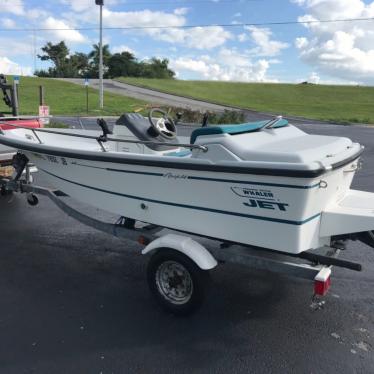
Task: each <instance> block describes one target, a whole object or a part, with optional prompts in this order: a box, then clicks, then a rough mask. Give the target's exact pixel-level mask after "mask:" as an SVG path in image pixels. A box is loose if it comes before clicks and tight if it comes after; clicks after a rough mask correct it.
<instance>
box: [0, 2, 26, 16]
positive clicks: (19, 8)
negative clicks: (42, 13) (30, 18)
mask: <svg viewBox="0 0 374 374" xmlns="http://www.w3.org/2000/svg"><path fill="white" fill-rule="evenodd" d="M0 11H1V13H12V14H15V15H17V16H22V15H23V14H24V13H25V9H24V4H23V1H22V0H17V1H13V0H0Z"/></svg>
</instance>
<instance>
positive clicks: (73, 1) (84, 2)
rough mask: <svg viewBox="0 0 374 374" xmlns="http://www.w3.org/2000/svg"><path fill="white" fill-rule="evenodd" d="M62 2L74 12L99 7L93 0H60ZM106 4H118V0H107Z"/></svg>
mask: <svg viewBox="0 0 374 374" xmlns="http://www.w3.org/2000/svg"><path fill="white" fill-rule="evenodd" d="M60 2H61V3H62V4H65V5H68V6H70V7H71V9H72V10H73V11H74V12H78V13H79V12H84V11H86V10H88V9H91V8H93V7H96V8H98V6H97V5H95V2H94V1H93V0H60ZM104 2H105V6H110V5H116V4H118V1H117V0H105V1H104Z"/></svg>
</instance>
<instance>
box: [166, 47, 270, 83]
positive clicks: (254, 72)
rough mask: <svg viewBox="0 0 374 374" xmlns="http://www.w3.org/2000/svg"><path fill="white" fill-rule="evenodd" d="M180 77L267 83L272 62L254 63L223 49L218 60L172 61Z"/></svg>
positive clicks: (191, 59)
mask: <svg viewBox="0 0 374 374" xmlns="http://www.w3.org/2000/svg"><path fill="white" fill-rule="evenodd" d="M170 66H171V68H172V69H174V70H175V71H176V72H177V75H178V76H181V75H182V74H183V73H191V72H192V73H195V75H196V76H197V78H199V79H206V80H221V81H240V82H265V81H272V80H271V79H270V78H268V77H267V75H266V74H267V71H268V69H269V66H270V62H269V61H267V60H264V59H260V60H258V61H255V62H252V61H251V59H250V57H249V56H247V55H244V54H240V53H239V52H237V51H236V50H233V49H227V48H222V49H221V50H220V51H219V52H218V55H217V57H216V58H212V57H210V56H206V55H203V56H199V57H195V58H191V57H179V58H177V59H175V60H171V61H170Z"/></svg>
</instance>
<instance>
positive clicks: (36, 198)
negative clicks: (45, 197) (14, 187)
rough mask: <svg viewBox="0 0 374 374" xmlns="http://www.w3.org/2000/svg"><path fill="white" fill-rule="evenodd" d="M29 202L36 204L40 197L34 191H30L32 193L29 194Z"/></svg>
mask: <svg viewBox="0 0 374 374" xmlns="http://www.w3.org/2000/svg"><path fill="white" fill-rule="evenodd" d="M27 202H28V203H29V205H31V206H35V205H38V204H39V199H38V197H37V196H36V195H34V194H33V193H30V194H27Z"/></svg>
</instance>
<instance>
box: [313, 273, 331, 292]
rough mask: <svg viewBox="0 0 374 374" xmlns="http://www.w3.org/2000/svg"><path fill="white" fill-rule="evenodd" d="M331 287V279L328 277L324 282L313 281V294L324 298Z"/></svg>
mask: <svg viewBox="0 0 374 374" xmlns="http://www.w3.org/2000/svg"><path fill="white" fill-rule="evenodd" d="M330 286H331V278H330V277H328V278H327V279H326V280H325V281H318V280H315V281H314V294H315V295H319V296H325V295H326V294H327V292H328V290H329V288H330Z"/></svg>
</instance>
